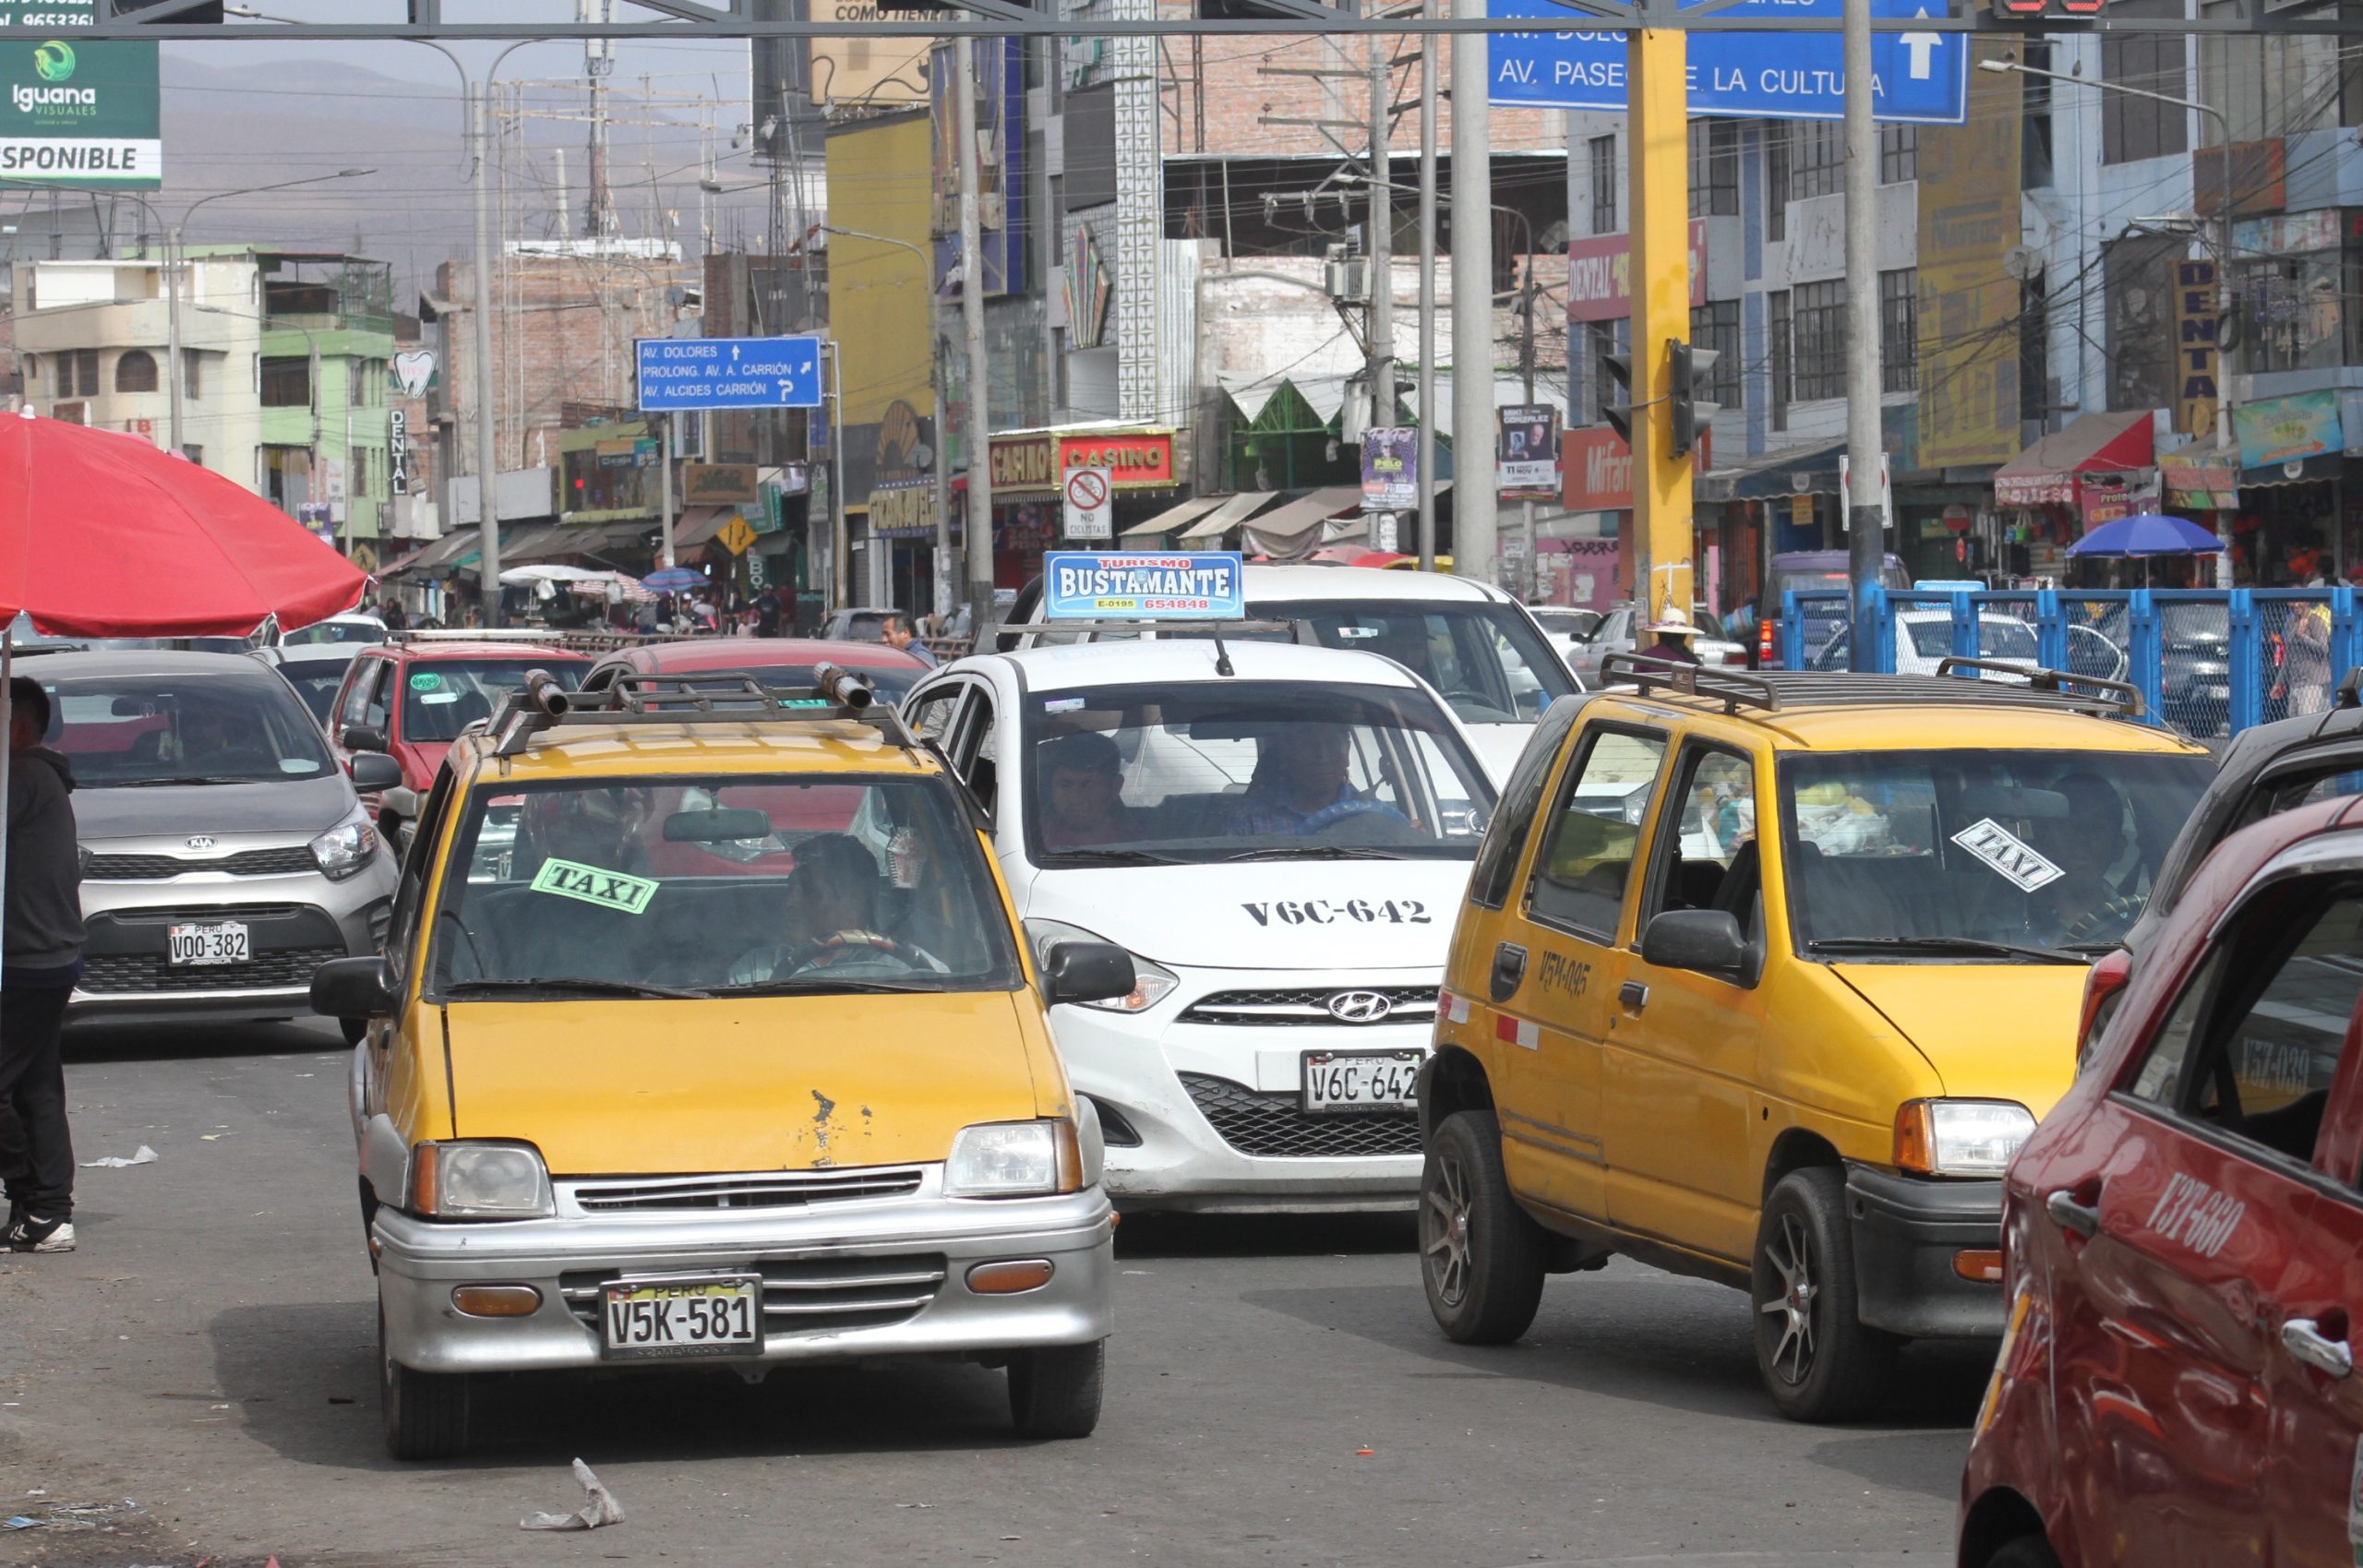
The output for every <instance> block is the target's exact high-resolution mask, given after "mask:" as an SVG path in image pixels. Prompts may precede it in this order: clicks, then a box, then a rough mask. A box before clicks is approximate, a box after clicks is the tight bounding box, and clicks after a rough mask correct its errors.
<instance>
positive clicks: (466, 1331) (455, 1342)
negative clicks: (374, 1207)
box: [371, 1189, 1115, 1372]
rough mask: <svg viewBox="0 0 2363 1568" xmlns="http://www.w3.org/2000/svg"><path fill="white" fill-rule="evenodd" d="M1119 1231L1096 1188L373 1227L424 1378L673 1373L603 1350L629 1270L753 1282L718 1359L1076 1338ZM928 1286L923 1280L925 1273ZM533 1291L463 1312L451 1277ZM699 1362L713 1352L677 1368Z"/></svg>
mask: <svg viewBox="0 0 2363 1568" xmlns="http://www.w3.org/2000/svg"><path fill="white" fill-rule="evenodd" d="M1114 1236H1115V1227H1114V1222H1113V1215H1112V1214H1111V1212H1110V1206H1109V1203H1108V1200H1107V1197H1106V1195H1105V1194H1104V1193H1102V1192H1101V1191H1098V1189H1092V1190H1088V1191H1083V1192H1077V1193H1070V1194H1067V1195H1064V1196H1061V1197H1055V1198H1017V1199H996V1200H959V1199H946V1198H942V1197H928V1198H922V1199H915V1200H912V1201H910V1202H896V1203H883V1204H866V1205H862V1208H861V1212H858V1213H856V1212H854V1210H853V1209H852V1208H851V1207H850V1206H848V1207H847V1208H846V1209H845V1210H842V1211H837V1212H826V1211H823V1212H810V1211H798V1212H795V1213H783V1212H781V1211H777V1210H773V1211H768V1212H741V1213H736V1214H727V1215H718V1214H714V1213H711V1212H705V1213H699V1214H695V1215H685V1214H681V1213H667V1214H663V1215H631V1216H628V1217H626V1216H615V1215H598V1216H595V1217H571V1218H566V1217H562V1218H558V1219H547V1220H522V1221H515V1222H504V1223H498V1224H475V1225H467V1224H449V1223H438V1222H435V1221H431V1220H422V1219H419V1218H417V1217H415V1216H414V1215H407V1214H402V1213H398V1212H395V1211H393V1210H390V1209H381V1210H379V1211H378V1216H377V1220H376V1222H375V1224H374V1226H373V1227H372V1229H371V1237H372V1241H373V1245H374V1246H375V1248H376V1250H377V1252H378V1293H379V1299H380V1300H381V1302H382V1303H383V1306H384V1310H385V1320H386V1346H387V1351H388V1354H389V1355H390V1356H391V1358H392V1359H394V1360H395V1361H397V1362H399V1363H400V1364H401V1365H402V1366H405V1367H410V1368H413V1369H414V1370H415V1371H424V1372H494V1371H536V1370H546V1369H558V1368H590V1367H602V1366H606V1367H626V1368H629V1367H646V1366H673V1365H679V1364H681V1362H680V1361H678V1360H676V1359H654V1360H646V1359H637V1358H635V1359H630V1360H616V1359H609V1358H607V1357H606V1356H605V1355H603V1354H602V1350H601V1339H600V1334H599V1330H598V1328H597V1326H596V1325H597V1323H598V1311H599V1302H600V1286H601V1284H602V1283H603V1282H604V1281H606V1280H611V1279H618V1278H621V1277H625V1276H629V1275H695V1274H750V1273H754V1274H761V1275H762V1276H763V1278H764V1284H765V1287H764V1306H765V1311H764V1337H763V1345H762V1350H761V1351H760V1352H757V1353H754V1354H750V1355H748V1356H744V1357H734V1358H731V1359H729V1361H728V1364H731V1365H739V1366H744V1365H757V1364H777V1363H783V1362H791V1361H793V1362H816V1361H851V1360H864V1359H871V1358H879V1357H895V1356H950V1357H958V1358H962V1359H997V1358H998V1357H999V1356H1001V1355H1003V1354H1006V1353H1007V1352H1009V1351H1012V1350H1021V1349H1033V1348H1038V1347H1051V1346H1062V1345H1088V1344H1094V1343H1096V1342H1098V1341H1099V1340H1102V1339H1105V1338H1107V1337H1108V1335H1109V1334H1110V1331H1111V1329H1112V1328H1113V1326H1114V1324H1113V1314H1114V1308H1113V1301H1114V1286H1115V1277H1114V1276H1115V1262H1114V1260H1115V1245H1114ZM1030 1259H1042V1260H1046V1261H1048V1262H1049V1263H1050V1264H1051V1265H1052V1273H1051V1275H1050V1281H1049V1283H1047V1284H1045V1285H1043V1286H1040V1287H1037V1288H1036V1289H1033V1290H1029V1291H1026V1292H1023V1293H1021V1294H1015V1295H987V1294H980V1293H978V1292H975V1291H972V1290H970V1289H969V1288H968V1287H967V1284H966V1277H967V1274H968V1271H969V1270H970V1269H972V1268H973V1267H975V1266H976V1265H977V1264H978V1263H998V1262H1005V1261H1012V1260H1030ZM930 1275H932V1276H935V1277H934V1278H933V1279H932V1282H931V1283H930V1282H927V1280H926V1276H930ZM512 1284H513V1285H530V1286H532V1287H534V1289H536V1290H537V1291H539V1292H540V1293H541V1304H540V1306H539V1307H538V1308H537V1309H536V1310H535V1311H533V1312H532V1313H530V1314H528V1315H525V1316H522V1317H512V1318H482V1317H472V1316H469V1315H467V1314H465V1313H463V1312H462V1311H459V1310H458V1309H457V1308H456V1307H454V1306H453V1305H452V1301H451V1292H452V1290H453V1288H454V1287H458V1286H462V1285H512ZM713 1359H714V1358H706V1357H697V1358H690V1361H691V1362H692V1363H693V1364H696V1363H702V1364H711V1363H712V1361H713Z"/></svg>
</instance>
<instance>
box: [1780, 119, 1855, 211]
mask: <svg viewBox="0 0 2363 1568" xmlns="http://www.w3.org/2000/svg"><path fill="white" fill-rule="evenodd" d="M1788 126H1789V199H1790V200H1792V201H1803V200H1805V198H1806V197H1813V196H1834V195H1836V194H1837V193H1838V192H1839V191H1841V190H1842V189H1844V188H1845V186H1846V138H1845V127H1844V126H1841V125H1840V124H1839V123H1838V122H1837V121H1835V120H1791V121H1790V122H1788Z"/></svg>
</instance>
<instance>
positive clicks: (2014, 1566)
mask: <svg viewBox="0 0 2363 1568" xmlns="http://www.w3.org/2000/svg"><path fill="white" fill-rule="evenodd" d="M1985 1568H2059V1554H2058V1553H2057V1552H2056V1551H2053V1550H2051V1543H2050V1542H2049V1541H2047V1540H2045V1539H2044V1538H2042V1537H2041V1536H2021V1537H2020V1538H2018V1539H2016V1540H2014V1541H2011V1542H2010V1543H2009V1544H2008V1545H2006V1546H2005V1547H2003V1548H2002V1550H1999V1551H1997V1552H1996V1553H1995V1554H1994V1555H1993V1556H1991V1557H1989V1558H1987V1559H1986V1560H1985Z"/></svg>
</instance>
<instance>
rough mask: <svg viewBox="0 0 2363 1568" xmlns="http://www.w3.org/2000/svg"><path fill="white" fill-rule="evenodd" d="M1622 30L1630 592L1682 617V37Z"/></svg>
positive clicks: (1685, 202) (1687, 539)
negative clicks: (1627, 145)
mask: <svg viewBox="0 0 2363 1568" xmlns="http://www.w3.org/2000/svg"><path fill="white" fill-rule="evenodd" d="M1689 54H1690V47H1689V35H1688V34H1687V33H1685V32H1684V31H1682V30H1680V29H1679V28H1637V29H1635V30H1633V31H1631V32H1628V33H1626V34H1625V80H1626V82H1627V83H1628V84H1629V87H1628V90H1629V92H1630V94H1631V99H1630V102H1631V112H1630V114H1628V115H1627V136H1628V138H1629V139H1630V140H1631V142H1632V162H1631V174H1630V175H1629V180H1630V184H1631V186H1632V207H1633V225H1632V233H1633V260H1632V267H1631V279H1632V283H1631V294H1632V300H1633V348H1632V356H1633V357H1632V381H1631V388H1632V393H1633V412H1632V425H1631V429H1632V436H1631V441H1632V447H1633V531H1634V536H1633V543H1634V574H1633V589H1634V593H1633V596H1634V598H1635V599H1636V600H1637V602H1638V603H1639V604H1641V606H1642V608H1643V610H1644V611H1645V612H1647V613H1648V614H1649V615H1651V616H1655V615H1656V614H1658V613H1659V612H1661V611H1662V610H1663V609H1665V608H1666V607H1667V606H1669V605H1671V606H1672V607H1673V608H1674V609H1677V610H1679V611H1681V612H1682V613H1683V614H1684V615H1685V616H1687V615H1688V614H1689V613H1690V604H1691V597H1692V595H1691V582H1690V580H1691V561H1690V554H1691V535H1690V466H1691V461H1692V460H1691V458H1690V456H1689V455H1688V454H1687V453H1681V452H1676V451H1675V450H1674V449H1673V406H1672V400H1671V399H1670V397H1669V396H1668V394H1669V392H1670V391H1671V390H1672V388H1673V374H1672V369H1673V355H1672V354H1671V353H1670V352H1669V349H1668V345H1669V344H1672V343H1673V342H1675V341H1686V340H1687V339H1688V338H1689V336H1690V144H1689V124H1690V118H1689V117H1690V103H1689V70H1688V60H1689ZM1490 412H1491V411H1490V410H1489V411H1488V413H1490ZM1463 417H1464V418H1465V417H1466V415H1464V416H1463ZM1488 493H1489V494H1490V493H1491V492H1490V489H1489V490H1488Z"/></svg>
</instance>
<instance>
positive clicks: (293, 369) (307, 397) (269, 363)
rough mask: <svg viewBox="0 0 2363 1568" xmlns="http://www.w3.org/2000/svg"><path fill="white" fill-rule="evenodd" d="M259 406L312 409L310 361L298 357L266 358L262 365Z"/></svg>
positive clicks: (298, 355) (295, 355) (294, 355)
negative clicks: (260, 404) (260, 401)
mask: <svg viewBox="0 0 2363 1568" xmlns="http://www.w3.org/2000/svg"><path fill="white" fill-rule="evenodd" d="M262 406H263V407H265V408H309V407H311V406H312V362H311V361H310V360H309V359H308V358H306V357H305V356H303V355H301V354H290V355H286V356H284V357H281V358H272V357H265V358H264V360H263V362H262Z"/></svg>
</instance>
